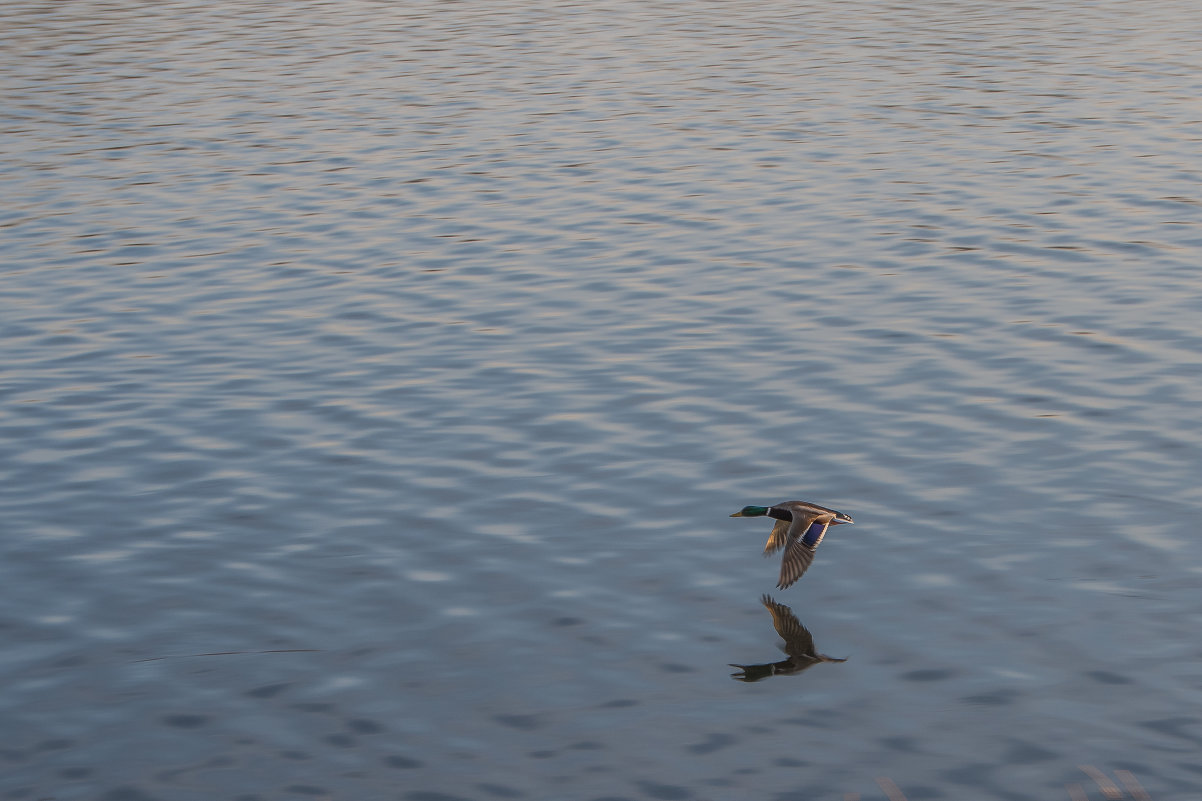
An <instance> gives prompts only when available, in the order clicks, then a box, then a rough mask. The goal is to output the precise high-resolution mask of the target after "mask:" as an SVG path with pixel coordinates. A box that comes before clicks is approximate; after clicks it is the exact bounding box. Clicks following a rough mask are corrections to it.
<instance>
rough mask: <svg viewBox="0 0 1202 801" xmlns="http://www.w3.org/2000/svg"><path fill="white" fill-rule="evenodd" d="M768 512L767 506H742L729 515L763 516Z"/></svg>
mask: <svg viewBox="0 0 1202 801" xmlns="http://www.w3.org/2000/svg"><path fill="white" fill-rule="evenodd" d="M766 514H768V507H767V506H744V507H743V508H742V509H740V510H739V511H737V512H735V513H734V514H733V515H731V517H763V516H764V515H766Z"/></svg>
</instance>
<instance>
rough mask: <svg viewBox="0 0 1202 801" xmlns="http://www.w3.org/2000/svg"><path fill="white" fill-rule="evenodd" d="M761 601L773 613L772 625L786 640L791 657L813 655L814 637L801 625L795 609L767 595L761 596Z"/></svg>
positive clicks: (786, 650) (787, 651)
mask: <svg viewBox="0 0 1202 801" xmlns="http://www.w3.org/2000/svg"><path fill="white" fill-rule="evenodd" d="M760 603H762V604H763V605H764V607H765V608H766V609H767V610H768V611H769V612H771V613H772V625H773V626H775V627H776V633H777V634H779V635H780V636H781V638H782V639H783V640H784V641H785V653H786V654H788V655H789V656H791V657H799V656H800V657H812V656H813V655H814V637H813V635H811V634H810V630H809V629H807V628H806V627H805V626H803V625H801V621H800V620H798V619H797V615H795V614H793V610H792V609H790V608H789V607H787V606H785V605H784V604H778V603H777V602H776V601H774V600H772V598H771V597H769V596H767V595H765V596H763V597H762V598H760Z"/></svg>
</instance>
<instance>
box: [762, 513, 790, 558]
mask: <svg viewBox="0 0 1202 801" xmlns="http://www.w3.org/2000/svg"><path fill="white" fill-rule="evenodd" d="M791 525H793V522H792V521H790V520H777V521H776V525H775V526H773V527H772V534H771V535H769V537H768V543H767V544H766V545H764V556H771V555H772V554H774V553H776V552H777V551H779V550H780V549H781V548H783V547H785V541H786V539H787V538H788V536H789V526H791Z"/></svg>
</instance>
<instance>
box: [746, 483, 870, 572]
mask: <svg viewBox="0 0 1202 801" xmlns="http://www.w3.org/2000/svg"><path fill="white" fill-rule="evenodd" d="M765 516H766V517H771V518H772V519H773V520H776V521H777V522H776V525H775V526H773V527H772V535H771V536H770V537H768V544H767V545H765V546H764V556H770V555H772V554H774V553H776V552H777V551H779V550H780V549H781V548H784V549H785V555H784V557H782V558H781V562H780V581H778V582H777V583H776V586H777V588H778V589H782V590H783V589H785V588H786V587H789V586H791V585H792V584H793V582H795V581H797V580H798V579H799V578H801V575H802V574H803V573H805V572H806V568H808V567H809V566H810V563H811V562H813V561H814V551H816V550H818V546H819V545H820V544H821V543H822V538H823V537H825V536H826V530H827V528H829V527H830V526H837V525H840V524H842V523H851V522H853V521H852V519H851V518H850V517H849V516H848V515H845V514H843V513H842V512H836V511H835V510H834V509H827V508H826V507H825V506H819V505H818V504H816V503H810V502H809V501H782V502H781V503H777V504H773V505H772V506H744V507H743V508H742V509H740V510H739V511H737V512H735V513H734V514H733V515H731V517H765Z"/></svg>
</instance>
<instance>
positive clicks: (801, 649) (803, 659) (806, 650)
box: [730, 595, 847, 681]
mask: <svg viewBox="0 0 1202 801" xmlns="http://www.w3.org/2000/svg"><path fill="white" fill-rule="evenodd" d="M760 603H762V604H763V605H764V608H765V609H767V610H768V611H769V612H771V613H772V625H773V626H775V627H776V633H777V634H779V635H780V636H781V638H782V639H784V641H785V647H784V652H785V655H786V656H788V657H789V658H788V659H784V660H781V661H780V662H769V663H767V664H764V665H736V664H733V663H732V664H731V667H737V668H738V669H739V672H738V673H732V674H730V677H731V678H732V679H738V680H739V681H759V680H760V679H764V678H767V677H768V676H792V675H794V674H796V673H800V672H801V671H803V670H805V669H807V668H812V667H813V666H814V665H817V664H818V663H819V662H846V661H847V660H846V659H837V658H835V657H833V656H827V655H826V654H820V653H818V652H817V651H816V650H814V637H813V635H811V634H810V630H809V629H807V628H806V627H805V626H803V625H802V624H801V621H800V620H798V619H797V615H795V614H793V610H792V609H790V608H789V607H787V606H785V605H784V604H778V603H777V602H776V601H774V600H772V598H771V597H769V596H767V595H765V596H763V597H762V598H760Z"/></svg>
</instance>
